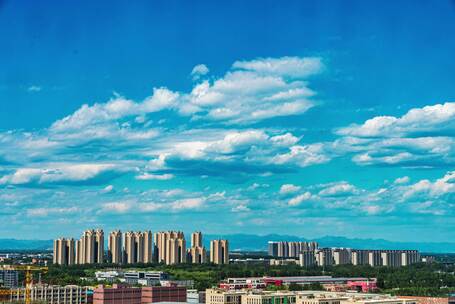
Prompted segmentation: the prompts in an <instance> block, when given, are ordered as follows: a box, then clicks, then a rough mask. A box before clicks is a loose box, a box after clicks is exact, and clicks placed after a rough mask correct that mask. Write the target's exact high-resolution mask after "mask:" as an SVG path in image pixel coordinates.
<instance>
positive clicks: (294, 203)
mask: <svg viewBox="0 0 455 304" xmlns="http://www.w3.org/2000/svg"><path fill="white" fill-rule="evenodd" d="M309 199H311V193H310V192H308V191H307V192H305V193H303V194H300V195H297V196H296V197H293V198H291V199H290V200H289V202H288V205H289V206H297V205H300V204H301V203H302V202H303V201H307V200H309Z"/></svg>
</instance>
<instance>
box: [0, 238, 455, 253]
mask: <svg viewBox="0 0 455 304" xmlns="http://www.w3.org/2000/svg"><path fill="white" fill-rule="evenodd" d="M218 238H225V239H228V240H229V243H230V244H229V247H230V250H232V251H234V250H238V251H267V242H268V241H316V242H318V243H319V245H320V246H321V247H346V248H356V249H417V250H419V251H421V252H426V253H455V243H449V242H444V243H431V242H392V241H387V240H384V239H357V238H353V239H350V238H346V237H340V236H324V237H321V238H317V239H314V240H313V239H306V238H303V237H298V236H294V235H279V234H268V235H254V234H225V235H219V234H218V235H214V234H205V235H204V243H205V246H206V247H207V248H209V246H210V244H209V242H210V240H213V239H218ZM52 246H53V245H52V240H16V239H0V250H7V249H12V250H46V249H52Z"/></svg>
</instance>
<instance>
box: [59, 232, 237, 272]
mask: <svg viewBox="0 0 455 304" xmlns="http://www.w3.org/2000/svg"><path fill="white" fill-rule="evenodd" d="M107 243H108V244H107V254H106V255H105V253H104V232H103V230H86V231H84V233H83V234H82V237H81V239H80V240H77V241H75V240H74V239H68V238H59V239H57V240H55V241H54V264H60V265H73V264H97V263H103V262H108V263H113V264H136V263H164V264H167V265H174V264H180V263H194V264H202V263H207V262H209V261H210V262H211V263H215V264H228V263H229V243H228V241H227V240H212V241H211V242H210V259H208V255H207V251H206V249H205V247H204V246H203V242H202V233H201V232H194V233H192V234H191V247H190V248H188V249H187V248H186V241H185V235H184V233H183V232H181V231H160V232H157V233H155V234H153V233H152V232H151V231H128V232H125V233H122V232H121V231H120V230H115V231H112V232H111V233H109V236H108V239H107Z"/></svg>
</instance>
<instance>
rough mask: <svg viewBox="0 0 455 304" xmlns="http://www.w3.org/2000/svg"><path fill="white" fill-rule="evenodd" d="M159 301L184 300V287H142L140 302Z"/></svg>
mask: <svg viewBox="0 0 455 304" xmlns="http://www.w3.org/2000/svg"><path fill="white" fill-rule="evenodd" d="M159 302H180V303H183V302H186V287H180V286H172V287H165V286H151V287H142V300H141V303H142V304H147V303H159Z"/></svg>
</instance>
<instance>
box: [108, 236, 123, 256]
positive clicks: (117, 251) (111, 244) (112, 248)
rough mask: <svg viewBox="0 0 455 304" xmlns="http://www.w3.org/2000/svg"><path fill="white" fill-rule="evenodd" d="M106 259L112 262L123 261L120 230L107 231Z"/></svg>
mask: <svg viewBox="0 0 455 304" xmlns="http://www.w3.org/2000/svg"><path fill="white" fill-rule="evenodd" d="M107 247H108V260H109V262H111V263H114V264H121V263H122V262H123V247H122V232H121V231H120V230H115V231H112V232H111V233H109V239H108V244H107Z"/></svg>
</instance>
